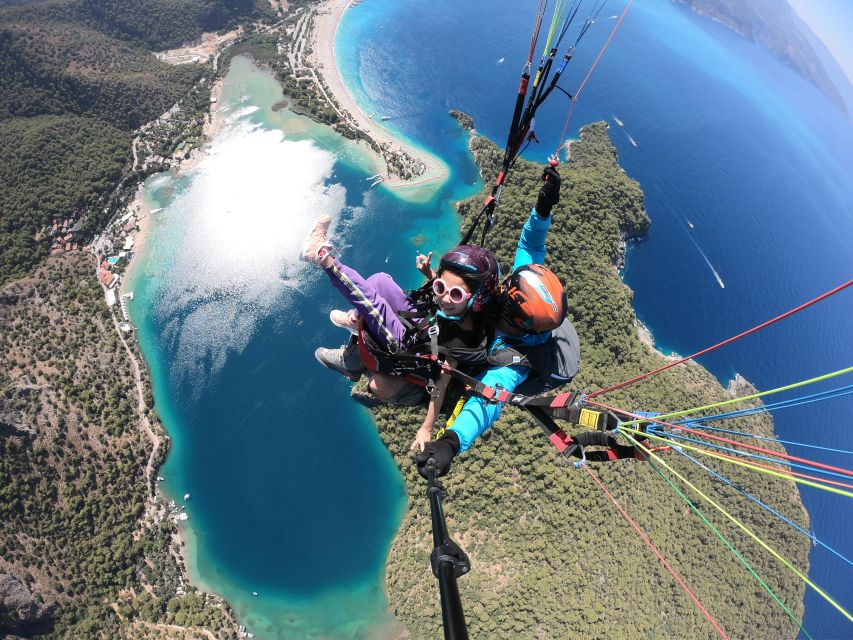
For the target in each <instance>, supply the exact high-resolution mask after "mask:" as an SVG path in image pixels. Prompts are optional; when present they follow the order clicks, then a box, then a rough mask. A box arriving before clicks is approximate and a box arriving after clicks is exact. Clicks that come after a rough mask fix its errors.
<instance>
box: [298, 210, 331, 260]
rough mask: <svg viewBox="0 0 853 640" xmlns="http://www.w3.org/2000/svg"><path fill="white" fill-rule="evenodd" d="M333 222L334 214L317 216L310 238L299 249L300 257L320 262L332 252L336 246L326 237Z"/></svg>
mask: <svg viewBox="0 0 853 640" xmlns="http://www.w3.org/2000/svg"><path fill="white" fill-rule="evenodd" d="M330 224H332V216H330V215H322V216H320V217H319V218H317V221H316V222H315V223H314V228H313V229H311V233H310V234H309V235H308V238H307V239H306V240H305V242H304V243H303V244H302V249H300V251H299V259H300V260H302V261H304V262H313V263H314V264H320V262H321V261H322V260H323V258H325V257H326V255H327V254H328V253H329V252H331V251H332V250H333V249H334V247H333V246H332V245H331V243H330V242H329V241H328V240H327V239H326V236H327V234H328V232H329V225H330Z"/></svg>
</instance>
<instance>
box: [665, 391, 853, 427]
mask: <svg viewBox="0 0 853 640" xmlns="http://www.w3.org/2000/svg"><path fill="white" fill-rule="evenodd" d="M851 393H853V384H849V385H847V386H844V387H838V388H837V389H830V390H829V391H820V392H818V393H812V394H810V395H807V396H800V397H799V398H791V399H789V400H780V401H778V402H774V403H771V404H763V405H761V406H759V407H749V408H747V409H739V410H738V411H730V412H728V413H718V414H715V415H710V416H696V417H693V418H686V419H685V420H679V421H676V422H673V424H681V423H682V422H695V423H700V422H713V421H715V420H727V419H729V418H739V417H741V416H751V415H754V414H756V413H764V412H767V411H775V410H777V409H787V408H789V407H797V406H800V405H804V404H811V403H813V402H820V401H821V400H831V399H833V398H840V397H842V396H846V395H849V394H851Z"/></svg>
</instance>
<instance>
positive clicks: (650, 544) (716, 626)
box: [581, 465, 729, 640]
mask: <svg viewBox="0 0 853 640" xmlns="http://www.w3.org/2000/svg"><path fill="white" fill-rule="evenodd" d="M581 468H582V469H583V470H584V471H586V472H587V473H588V474H589V476H590V477H591V478H592V479H593V480H594V481H595V483H596V484H597V485H598V486H599V488H600V489H601V490H602V491H603V492H604V494H605V495H606V496H607V497H608V498H609V499H610V502H612V503H613V504H614V505H615V506H616V509H617V510H618V511H619V513H621V514H622V517H623V518H625V520H627V521H628V524H630V525H631V527H633V529H634V531H636V532H637V534H638V535H639V536H640V538H641V539H642V540H643V542H645V543H646V546H648V548H649V549H651V550H652V553H654V554H655V556H657V558H658V560H660V561H661V562H662V563H663V566H664V567H666V570H667V571H669V573H670V575H672V577H673V578H675V581H676V582H678V584H679V585H680V586H681V588H682V589H684V592H685V593H686V594H687V595H688V596H689V597H690V599H691V600H692V601H693V603H694V604H695V605H696V606H697V607H698V608H699V611H701V612H702V613H703V614H704V616H705V617H706V618H707V619H708V621H709V622H710V623H711V625H712V626H713V627H714V630H715V631H716V632H717V634H718V635H719V636H720V637H721V638H725V640H728V638H729V637H728V636H727V635H726V632H725V631H723V628H722V627H721V626H720V624H719V623H718V622H717V621H716V620H715V619H714V618H713V616H711V614H710V613H708V610H707V609H706V608H705V607H704V605H703V604H702V603H701V602H699V598H697V597H696V596H695V595H694V594H693V592H692V591H691V590H690V587H688V586H687V584H686V583H685V582H684V580H683V579H682V577H681V576H680V575H678V572H677V571H676V570H675V569H674V568H673V567H672V565H670V564H669V562H668V561H667V559H666V558H665V557H664V556H663V554H662V553H661V552H660V551H659V550H658V548H657V547H656V546H655V545H654V543H653V542H652V541H651V540H650V539H649V537H648V536H647V535H646V534H645V532H644V531H643V530H642V529H641V528H640V527H639V525H638V524H637V523H636V522H634V520H633V519H632V518H631V516H629V515H628V512H627V511H625V509H624V508H623V507H622V505H621V504H619V502H617V501H616V498H614V497H613V495H612V494H611V493H610V492H609V491H608V490H607V487H605V486H604V483H603V482H601V480H600V479H599V478H598V476H597V475H595V473H593V471H592V470H591V469H590V468H589V467H588V466H586V465H583V466H582V467H581Z"/></svg>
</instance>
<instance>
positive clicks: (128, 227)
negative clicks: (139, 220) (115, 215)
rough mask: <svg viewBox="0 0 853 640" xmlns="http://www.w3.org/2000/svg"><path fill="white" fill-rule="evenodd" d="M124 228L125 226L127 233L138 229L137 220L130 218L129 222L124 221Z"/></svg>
mask: <svg viewBox="0 0 853 640" xmlns="http://www.w3.org/2000/svg"><path fill="white" fill-rule="evenodd" d="M123 228H124V232H125V233H130V232H131V231H133V230H134V229H136V220H128V221H127V222H125V223H124V227H123Z"/></svg>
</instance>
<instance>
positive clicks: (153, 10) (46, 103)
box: [0, 0, 271, 283]
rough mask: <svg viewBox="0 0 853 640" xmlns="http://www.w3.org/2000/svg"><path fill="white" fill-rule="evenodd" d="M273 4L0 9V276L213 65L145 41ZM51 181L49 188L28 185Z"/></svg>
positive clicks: (145, 1)
mask: <svg viewBox="0 0 853 640" xmlns="http://www.w3.org/2000/svg"><path fill="white" fill-rule="evenodd" d="M270 11H271V9H270V5H269V3H267V2H262V1H261V0H140V1H136V2H120V1H118V0H45V1H44V2H33V3H28V4H25V5H22V6H12V7H8V8H5V9H2V10H0V148H2V150H3V152H4V156H3V157H4V168H3V173H2V174H0V192H2V193H3V205H4V206H3V208H2V210H0V283H2V282H5V281H7V280H8V279H10V278H12V277H21V276H23V275H25V274H27V273H28V272H29V271H30V270H31V269H32V268H33V267H34V266H35V265H36V264H38V263H39V261H40V260H42V259H43V258H44V256H45V255H46V254H47V251H48V249H49V247H50V242H49V240H47V239H46V238H45V237H43V235H42V236H39V235H38V232H39V230H40V229H42V227H43V226H44V225H46V224H49V223H50V222H51V221H52V220H55V219H68V218H71V219H73V220H75V221H77V220H79V219H80V218H83V217H85V215H86V213H87V212H88V211H90V210H92V209H93V208H94V206H95V203H96V202H99V199H98V198H97V197H95V198H93V195H98V196H100V195H102V194H103V193H104V190H105V185H107V184H110V185H112V186H113V187H114V186H115V185H116V183H117V182H118V181H117V179H116V178H117V176H116V163H117V162H120V163H121V164H124V165H127V166H126V169H127V170H128V173H129V169H130V159H131V148H130V142H131V139H132V138H133V135H132V132H133V131H134V130H135V129H137V128H138V127H139V126H141V125H142V124H144V123H146V122H148V121H150V120H153V119H154V118H156V117H157V116H159V115H160V114H162V113H163V112H164V111H166V110H168V109H169V108H170V107H171V106H172V105H174V104H175V103H176V102H178V101H179V100H180V99H181V98H182V97H183V96H184V95H186V93H187V92H188V91H189V89H190V87H192V86H193V84H194V83H195V82H196V81H197V80H198V79H199V78H200V77H201V76H202V75H204V74H205V73H207V74H210V73H211V70H210V69H209V67H206V66H204V65H184V66H170V65H167V64H165V63H163V62H160V61H159V60H157V59H156V58H155V57H154V56H153V55H152V53H151V51H152V50H157V49H161V48H165V47H169V46H176V45H178V44H180V43H182V42H186V41H190V40H193V39H194V38H197V37H198V36H199V35H200V34H201V33H202V32H204V31H210V30H218V29H224V28H229V27H232V26H234V25H235V23H236V21H237V20H238V19H240V20H251V19H256V18H262V17H269V16H270V15H271V13H270ZM38 116H56V119H54V120H52V121H50V120H45V119H43V118H42V119H38V118H37V117H38ZM70 118H73V119H70ZM48 123H49V124H48ZM54 183H55V184H56V185H57V189H56V191H57V192H59V194H60V195H59V196H57V197H42V196H44V195H45V193H46V192H47V191H50V189H49V188H40V189H38V190H37V191H35V192H33V191H32V186H33V185H44V187H49V186H50V185H52V184H54ZM75 185H76V189H75ZM80 239H81V241H82V240H85V238H83V237H81V238H80Z"/></svg>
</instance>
